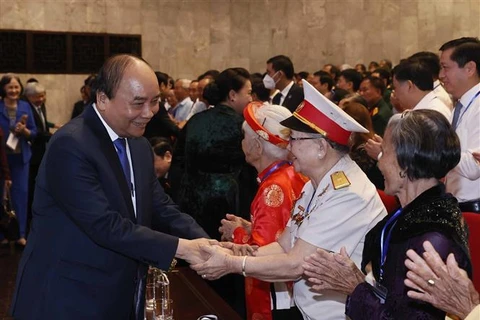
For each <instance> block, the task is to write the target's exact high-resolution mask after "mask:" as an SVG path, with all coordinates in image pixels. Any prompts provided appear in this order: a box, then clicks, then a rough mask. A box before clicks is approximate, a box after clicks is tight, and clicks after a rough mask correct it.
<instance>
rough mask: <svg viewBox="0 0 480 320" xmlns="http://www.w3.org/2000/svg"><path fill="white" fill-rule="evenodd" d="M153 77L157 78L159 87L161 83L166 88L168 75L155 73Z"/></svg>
mask: <svg viewBox="0 0 480 320" xmlns="http://www.w3.org/2000/svg"><path fill="white" fill-rule="evenodd" d="M155 75H156V76H157V81H158V85H159V86H160V84H162V83H163V85H164V86H165V87H167V86H168V74H166V73H165V72H160V71H155Z"/></svg>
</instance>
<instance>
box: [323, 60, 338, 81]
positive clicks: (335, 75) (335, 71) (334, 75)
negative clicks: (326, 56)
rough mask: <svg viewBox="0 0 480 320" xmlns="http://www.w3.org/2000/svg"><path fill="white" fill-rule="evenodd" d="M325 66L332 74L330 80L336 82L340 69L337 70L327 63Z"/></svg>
mask: <svg viewBox="0 0 480 320" xmlns="http://www.w3.org/2000/svg"><path fill="white" fill-rule="evenodd" d="M325 66H326V67H330V73H331V74H333V77H332V78H333V80H334V81H335V82H337V81H338V77H340V69H338V68H337V67H336V66H335V65H333V64H331V63H327V64H326V65H325Z"/></svg>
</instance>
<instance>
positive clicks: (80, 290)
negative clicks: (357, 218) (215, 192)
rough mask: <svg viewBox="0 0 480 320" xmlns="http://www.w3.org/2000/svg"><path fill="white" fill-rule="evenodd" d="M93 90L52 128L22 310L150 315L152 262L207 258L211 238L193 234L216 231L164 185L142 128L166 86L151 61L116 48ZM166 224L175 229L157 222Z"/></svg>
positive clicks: (20, 286) (25, 265)
mask: <svg viewBox="0 0 480 320" xmlns="http://www.w3.org/2000/svg"><path fill="white" fill-rule="evenodd" d="M93 95H94V96H93V98H94V103H93V104H92V106H91V107H89V108H87V109H85V111H84V112H83V114H82V115H80V116H79V117H77V118H75V119H74V120H72V121H70V122H69V123H68V124H66V125H65V126H63V127H62V128H61V129H60V130H58V131H57V133H56V134H55V135H54V136H53V137H52V139H51V140H50V143H49V147H48V149H47V152H46V153H45V156H44V159H43V161H42V163H41V165H40V169H39V172H38V177H37V181H36V190H35V199H34V203H33V221H32V230H31V233H30V238H29V241H28V244H27V246H26V248H25V251H24V253H23V256H22V259H21V261H20V264H19V269H18V274H17V282H16V291H15V293H14V296H13V302H12V306H11V313H12V315H13V317H15V319H89V320H92V319H102V320H103V319H138V320H141V319H143V310H144V289H145V277H146V271H147V268H148V265H152V266H155V267H157V268H160V269H163V270H167V269H168V268H169V266H170V264H171V261H172V259H173V258H174V257H178V258H181V259H185V260H187V262H189V263H194V262H198V261H204V259H205V258H206V257H203V256H202V255H201V254H200V245H203V244H205V245H208V244H209V243H210V242H209V241H210V240H207V239H197V240H186V239H193V238H200V237H207V234H206V233H205V232H204V231H203V229H202V228H200V227H199V226H198V225H197V223H196V222H195V221H194V220H193V219H192V218H191V217H190V216H188V215H186V214H183V213H181V212H180V211H179V210H178V208H177V206H176V205H175V204H174V203H173V202H172V201H171V199H170V198H169V197H168V196H167V195H166V194H165V193H164V191H163V189H162V188H161V187H160V184H159V183H158V180H157V178H156V176H155V173H154V168H153V154H152V149H151V147H150V145H149V143H148V141H147V140H146V139H145V138H143V137H142V134H143V132H144V130H145V126H146V124H147V123H148V121H149V120H150V119H151V118H152V116H153V114H154V113H155V112H156V110H157V109H158V100H159V96H160V93H159V89H158V83H157V79H156V77H155V73H154V72H153V70H152V69H151V67H150V66H149V65H148V64H147V63H146V62H144V61H143V60H141V59H139V58H135V57H133V56H129V55H119V56H114V57H112V58H110V59H108V60H107V61H106V62H105V64H104V65H103V66H102V68H101V69H100V72H99V75H98V78H97V80H96V81H95V85H94V92H93ZM161 227H164V229H168V230H169V233H170V234H165V233H160V232H157V231H153V230H152V229H151V228H154V229H159V228H161ZM165 227H166V228H165ZM178 237H182V238H178ZM183 238H186V239H183Z"/></svg>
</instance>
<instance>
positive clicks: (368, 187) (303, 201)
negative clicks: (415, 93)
mask: <svg viewBox="0 0 480 320" xmlns="http://www.w3.org/2000/svg"><path fill="white" fill-rule="evenodd" d="M337 171H343V173H344V174H345V176H346V177H347V178H348V180H349V181H350V183H351V184H350V185H349V186H345V187H343V188H340V189H338V190H335V188H334V185H333V183H332V179H331V175H332V174H333V173H334V172H337ZM296 214H298V215H297V216H296ZM386 214H387V212H386V210H385V207H384V205H383V203H382V201H381V199H380V197H379V195H378V193H377V190H376V188H375V186H374V185H373V184H372V183H371V182H370V181H369V180H368V178H367V176H366V175H365V174H364V173H363V171H362V170H361V169H360V168H359V167H358V165H357V164H356V163H355V162H354V161H353V160H352V159H350V157H349V156H348V155H346V156H344V157H343V158H341V159H340V160H339V161H338V162H337V163H336V164H335V166H333V168H332V169H331V170H330V171H329V172H328V173H327V174H326V175H325V177H324V178H323V179H322V180H321V181H320V182H319V185H318V187H317V189H316V190H315V188H314V187H313V185H312V183H311V182H308V183H307V184H306V185H305V186H304V188H303V191H302V194H301V198H300V199H299V200H298V201H297V202H296V203H295V206H294V208H293V212H292V217H297V219H296V220H297V221H295V219H294V218H291V219H290V220H289V222H288V224H287V226H288V227H289V232H290V235H291V246H292V247H293V246H294V245H295V242H296V241H297V239H299V238H300V239H302V240H303V241H306V242H308V243H310V244H312V245H314V246H316V247H319V248H323V249H326V250H331V251H335V252H339V251H340V248H341V247H342V246H345V247H346V249H347V252H348V254H349V255H350V256H351V258H352V260H353V261H354V262H355V263H356V264H357V266H360V264H361V261H362V252H363V245H364V241H365V235H366V234H367V232H368V231H369V230H370V229H371V228H372V227H374V226H375V225H376V224H377V222H379V221H380V220H382V219H383V217H384V216H385V215H386ZM302 215H303V217H304V219H303V220H302V221H301V222H300V221H298V220H299V219H298V217H299V216H302ZM293 292H294V298H295V303H296V305H297V307H298V308H299V309H300V310H301V312H302V314H303V317H304V319H322V320H334V319H335V320H336V319H342V320H344V319H346V316H345V301H346V298H347V296H345V295H343V294H339V293H335V292H324V293H322V294H320V293H317V292H313V291H311V288H310V286H308V285H307V283H306V280H305V278H302V279H300V280H297V281H296V282H295V283H294V289H293Z"/></svg>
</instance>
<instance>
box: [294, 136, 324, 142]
mask: <svg viewBox="0 0 480 320" xmlns="http://www.w3.org/2000/svg"><path fill="white" fill-rule="evenodd" d="M313 139H321V137H298V138H294V137H292V136H290V141H299V140H313Z"/></svg>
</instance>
